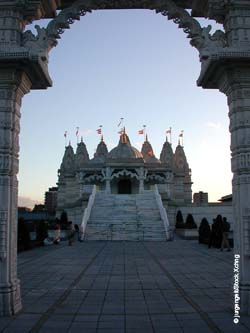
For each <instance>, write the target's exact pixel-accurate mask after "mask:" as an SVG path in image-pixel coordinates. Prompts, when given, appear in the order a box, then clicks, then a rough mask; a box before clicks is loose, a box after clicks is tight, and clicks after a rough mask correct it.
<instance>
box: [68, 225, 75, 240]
mask: <svg viewBox="0 0 250 333" xmlns="http://www.w3.org/2000/svg"><path fill="white" fill-rule="evenodd" d="M68 241H69V246H72V245H73V243H74V241H75V228H74V225H73V223H72V221H69V225H68Z"/></svg>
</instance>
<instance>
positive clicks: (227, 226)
mask: <svg viewBox="0 0 250 333" xmlns="http://www.w3.org/2000/svg"><path fill="white" fill-rule="evenodd" d="M229 231H230V224H229V223H228V222H227V218H226V217H223V219H222V240H221V247H220V250H221V251H223V250H224V246H226V247H227V250H228V251H231V248H230V245H229V240H228V233H229Z"/></svg>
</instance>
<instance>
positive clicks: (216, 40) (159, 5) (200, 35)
mask: <svg viewBox="0 0 250 333" xmlns="http://www.w3.org/2000/svg"><path fill="white" fill-rule="evenodd" d="M107 8H113V9H115V8H147V9H151V10H155V11H156V13H161V14H162V15H164V16H167V17H168V19H169V20H173V21H174V23H176V24H178V26H179V28H182V29H183V30H184V32H185V33H186V34H187V35H188V38H190V39H191V42H190V44H191V45H192V46H194V47H195V48H197V49H198V51H199V52H200V56H201V59H206V58H207V57H208V56H209V52H210V51H211V50H212V49H217V48H224V47H225V46H226V45H227V43H226V37H225V33H224V32H223V31H220V30H217V31H216V32H215V33H214V34H213V35H211V34H210V31H211V26H210V25H209V26H208V27H206V28H202V27H201V25H200V24H199V22H198V21H197V20H195V19H194V18H193V17H192V16H191V15H190V14H189V13H188V12H187V11H186V10H185V9H183V8H182V7H180V6H177V5H176V4H175V3H174V1H173V0H158V1H155V2H152V1H149V0H137V1H132V0H127V1H122V0H113V1H111V0H88V1H86V0H78V1H74V2H73V4H72V5H71V6H70V7H68V8H66V9H64V10H61V11H60V13H59V14H58V16H57V17H56V18H55V19H53V20H51V21H50V23H49V24H48V26H47V28H46V29H45V28H40V27H39V26H38V25H36V26H35V28H36V29H37V36H35V35H34V34H33V33H32V32H31V31H26V32H25V33H24V34H23V46H24V47H26V48H27V49H29V50H30V52H31V53H34V54H38V55H40V56H41V57H42V58H43V60H45V61H46V60H47V55H48V52H49V51H50V50H51V49H52V48H53V47H54V46H56V45H57V39H60V35H61V34H63V33H64V31H65V29H69V28H70V25H71V24H73V23H74V22H75V21H77V20H80V18H81V16H84V15H86V14H87V13H91V11H92V10H95V9H107Z"/></svg>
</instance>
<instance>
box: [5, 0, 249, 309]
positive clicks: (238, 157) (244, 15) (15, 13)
mask: <svg viewBox="0 0 250 333" xmlns="http://www.w3.org/2000/svg"><path fill="white" fill-rule="evenodd" d="M60 3H61V4H60V7H59V5H58V2H56V1H51V2H46V1H37V2H34V1H32V2H31V1H29V2H18V6H17V5H16V2H15V4H12V3H11V2H9V3H8V4H7V5H6V3H5V4H1V5H0V11H1V17H2V18H3V19H2V20H1V22H0V31H1V32H2V36H3V38H2V39H1V57H0V70H1V75H0V84H1V85H0V98H1V112H2V114H1V117H2V118H1V122H0V125H1V128H0V129H1V136H0V149H1V159H0V161H1V163H0V177H1V178H0V197H1V198H3V200H2V201H1V207H0V236H1V237H0V239H1V241H0V271H1V272H3V274H2V275H1V281H0V284H1V287H0V297H1V300H0V304H1V305H2V306H3V305H4V304H5V307H4V308H2V309H1V311H2V312H1V313H4V314H13V313H16V312H17V311H19V310H20V308H21V302H20V293H19V281H18V279H17V276H16V232H17V231H16V211H17V187H18V185H17V178H16V175H17V173H18V152H19V131H20V107H21V101H22V97H23V96H24V94H26V93H28V92H29V90H30V89H46V88H47V87H49V86H51V84H52V82H51V79H50V77H49V72H48V53H49V51H50V50H51V49H52V48H53V47H54V46H56V44H57V39H58V38H60V35H61V33H62V32H63V29H67V28H69V26H70V24H72V23H74V21H76V20H79V18H80V16H83V15H85V14H86V13H87V12H90V11H91V10H97V9H122V8H124V9H135V8H136V9H140V8H144V9H149V10H156V12H160V13H161V14H162V15H164V16H167V17H168V18H169V19H173V20H174V22H175V23H176V24H178V26H179V27H180V28H183V29H184V32H185V33H186V34H187V35H188V38H190V39H191V44H192V46H194V47H196V48H197V50H198V51H199V56H200V61H201V65H202V70H201V74H200V77H199V79H198V81H197V83H198V85H199V86H202V87H203V88H206V89H219V90H220V91H222V92H223V93H225V94H226V95H227V97H228V105H229V109H230V112H229V116H230V131H231V134H232V144H231V149H232V170H233V172H234V179H233V200H234V213H235V221H237V224H236V226H235V234H236V235H237V236H236V239H235V251H236V253H237V254H239V255H240V267H241V276H240V287H241V302H242V305H241V309H242V310H243V311H245V312H248V311H250V301H249V299H250V297H249V296H250V239H249V237H247V236H246V234H248V231H249V228H250V227H249V220H250V180H249V179H250V163H249V156H250V143H249V134H250V133H249V132H250V129H249V119H250V115H249V112H250V111H249V110H250V99H249V96H250V69H249V60H250V50H249V44H250V43H249V39H250V28H249V24H248V21H249V18H250V14H249V13H250V4H249V2H247V1H244V2H240V1H234V2H231V3H230V6H226V4H225V3H224V2H221V1H214V0H203V1H202V0H201V1H192V2H191V1H173V0H163V1H154V0H148V1H147V0H146V1H145V0H135V1H123V0H120V1H119V0H118V1H103V0H95V1H94V0H93V1H91V0H90V1H88V2H86V1H85V0H78V1H74V2H73V3H72V2H68V1H61V2H60ZM86 3H87V5H86ZM69 4H70V5H69ZM57 9H58V10H60V12H58V13H57V12H56V10H57ZM186 9H189V11H187V10H186ZM190 12H191V14H190ZM57 14H58V15H57ZM192 15H193V16H194V17H197V16H198V17H205V18H207V17H210V18H211V19H214V20H216V21H218V22H220V23H223V24H224V25H225V30H226V33H224V32H222V31H217V32H216V33H214V34H210V28H209V27H207V28H202V27H201V26H200V24H199V22H198V21H197V20H196V19H195V18H194V17H193V16H192ZM55 16H57V17H56V18H55V19H53V20H52V21H51V22H50V23H49V25H48V27H47V29H41V28H39V27H38V28H37V35H34V34H32V33H31V32H28V31H27V32H25V33H24V32H23V29H24V27H25V25H26V24H27V23H28V22H31V21H32V20H38V19H41V18H51V17H55ZM9 22H12V23H11V24H10V23H9Z"/></svg>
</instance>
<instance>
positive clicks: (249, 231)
mask: <svg viewBox="0 0 250 333" xmlns="http://www.w3.org/2000/svg"><path fill="white" fill-rule="evenodd" d="M242 218H243V228H244V252H245V255H248V256H249V255H250V242H249V237H250V215H244V216H243V217H242Z"/></svg>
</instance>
